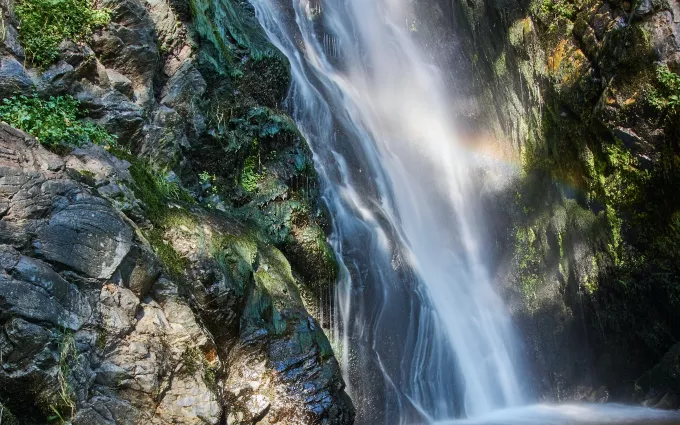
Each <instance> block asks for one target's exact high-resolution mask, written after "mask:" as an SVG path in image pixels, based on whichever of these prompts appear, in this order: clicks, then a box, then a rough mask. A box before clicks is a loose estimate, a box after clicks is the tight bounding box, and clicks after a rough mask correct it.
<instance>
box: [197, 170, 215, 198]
mask: <svg viewBox="0 0 680 425" xmlns="http://www.w3.org/2000/svg"><path fill="white" fill-rule="evenodd" d="M198 180H199V181H200V182H201V186H202V187H203V190H205V191H208V192H209V193H210V194H211V195H217V192H218V189H217V176H215V175H214V174H210V173H209V172H207V171H203V172H202V173H201V174H199V175H198Z"/></svg>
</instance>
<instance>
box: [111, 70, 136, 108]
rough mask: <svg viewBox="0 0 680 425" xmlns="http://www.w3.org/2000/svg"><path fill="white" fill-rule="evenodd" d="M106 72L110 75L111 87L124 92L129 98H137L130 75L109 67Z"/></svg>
mask: <svg viewBox="0 0 680 425" xmlns="http://www.w3.org/2000/svg"><path fill="white" fill-rule="evenodd" d="M106 73H107V75H108V77H109V81H110V82H111V87H113V88H114V89H116V90H118V91H119V92H121V93H123V94H124V95H125V96H127V97H128V98H129V99H131V100H133V101H134V100H135V99H134V96H135V92H134V89H133V88H132V81H130V79H129V78H128V77H126V76H125V75H123V74H121V73H120V72H118V71H115V70H113V69H107V70H106Z"/></svg>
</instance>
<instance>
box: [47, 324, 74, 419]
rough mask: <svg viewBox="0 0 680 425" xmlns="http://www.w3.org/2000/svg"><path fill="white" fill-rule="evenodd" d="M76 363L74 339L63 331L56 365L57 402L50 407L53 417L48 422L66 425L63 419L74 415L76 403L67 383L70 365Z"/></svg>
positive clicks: (69, 333)
mask: <svg viewBox="0 0 680 425" xmlns="http://www.w3.org/2000/svg"><path fill="white" fill-rule="evenodd" d="M77 361H78V349H77V348H76V341H75V337H74V336H73V334H72V333H71V332H69V331H65V332H64V333H63V335H62V337H61V340H60V341H59V363H58V365H57V382H58V383H59V388H58V389H57V395H58V396H59V400H58V402H57V404H56V405H55V404H51V405H50V410H52V412H53V413H54V415H53V416H51V417H49V418H47V420H48V421H49V422H58V423H60V424H66V423H68V422H67V421H66V419H65V418H68V417H71V416H73V415H74V414H75V411H76V403H75V402H74V401H73V389H72V388H71V385H70V383H69V375H70V374H71V365H72V364H73V363H75V362H77Z"/></svg>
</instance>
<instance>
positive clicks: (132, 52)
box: [92, 0, 160, 105]
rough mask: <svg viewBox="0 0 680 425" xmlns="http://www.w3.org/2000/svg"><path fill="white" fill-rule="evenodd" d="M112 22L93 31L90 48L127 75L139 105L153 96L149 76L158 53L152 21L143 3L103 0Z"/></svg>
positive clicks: (104, 62)
mask: <svg viewBox="0 0 680 425" xmlns="http://www.w3.org/2000/svg"><path fill="white" fill-rule="evenodd" d="M103 6H104V7H109V8H111V9H112V11H113V14H112V21H113V22H112V24H111V25H110V26H109V28H108V29H107V30H105V31H103V32H102V33H101V34H95V36H94V39H93V41H92V48H93V50H94V51H95V52H96V53H97V57H99V58H100V60H101V61H102V63H103V64H104V65H105V66H106V67H108V68H112V69H114V70H115V71H117V72H119V73H120V74H122V75H124V76H126V77H127V78H129V79H130V80H131V81H132V83H133V87H134V92H135V99H136V102H137V104H139V105H148V104H149V102H151V101H152V100H153V78H154V74H155V73H156V71H157V69H158V66H159V63H160V54H159V52H158V47H157V45H156V40H155V39H154V25H153V22H152V21H151V19H150V18H149V13H148V11H147V9H146V8H145V7H144V3H143V2H142V1H139V0H123V1H116V0H107V1H104V2H103Z"/></svg>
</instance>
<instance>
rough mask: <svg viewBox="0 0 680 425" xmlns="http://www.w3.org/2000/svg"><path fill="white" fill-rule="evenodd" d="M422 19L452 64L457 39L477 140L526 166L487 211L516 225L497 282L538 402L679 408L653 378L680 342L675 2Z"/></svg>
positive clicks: (505, 231) (441, 6)
mask: <svg viewBox="0 0 680 425" xmlns="http://www.w3.org/2000/svg"><path fill="white" fill-rule="evenodd" d="M422 13H423V14H426V15H427V17H428V19H430V20H432V21H433V22H436V23H437V25H436V27H434V28H435V29H436V31H433V32H431V33H428V34H424V35H423V37H424V38H425V39H426V40H427V41H428V42H432V43H438V44H437V45H438V46H442V49H441V50H440V51H441V52H442V54H443V55H447V54H448V52H449V51H450V50H449V51H447V50H446V49H445V48H444V46H447V45H451V44H450V39H451V38H453V39H455V40H456V42H457V43H458V46H457V48H456V54H457V56H456V58H459V59H458V60H457V61H450V62H449V63H450V66H455V67H456V75H458V76H459V77H460V78H462V79H463V80H465V81H466V82H468V83H469V84H468V85H467V86H465V87H459V88H458V91H459V93H458V94H459V95H460V97H461V98H464V99H470V102H469V103H468V104H467V105H466V107H465V108H464V113H466V114H467V121H468V122H469V121H470V117H471V118H472V120H473V123H474V122H475V121H476V122H477V128H473V129H472V130H471V132H473V133H474V132H479V133H481V135H480V134H476V136H477V137H478V138H479V139H482V140H485V141H488V140H491V141H495V142H496V145H495V146H494V149H493V151H492V152H494V153H497V154H500V155H502V158H503V159H506V160H511V161H513V162H514V163H516V164H518V167H517V168H518V171H519V172H518V173H517V178H516V181H515V182H514V183H513V184H510V185H508V186H506V187H503V188H502V189H501V191H500V192H494V193H492V194H491V195H490V196H489V198H490V199H489V208H490V209H492V210H494V211H502V212H503V214H496V216H505V218H506V219H505V220H501V221H500V222H498V223H495V224H496V228H495V231H494V234H493V236H494V238H495V239H496V240H497V241H498V254H499V258H500V261H499V276H500V278H499V281H505V282H507V284H506V286H505V287H504V288H503V292H504V295H505V297H506V299H507V300H508V302H509V304H510V306H511V308H512V310H513V313H514V315H515V318H516V320H517V322H518V323H519V325H520V327H521V333H522V335H523V336H524V337H525V351H526V353H527V356H526V357H527V359H528V361H527V366H528V369H529V370H531V371H532V377H533V380H534V384H535V385H534V386H535V387H536V388H537V391H538V393H539V394H538V395H539V396H540V397H543V398H546V399H550V400H574V399H579V400H589V401H603V400H607V399H609V400H620V401H621V400H622V401H643V400H645V399H646V397H647V396H646V395H645V393H646V392H649V399H648V400H647V402H646V403H647V404H649V405H655V403H656V402H660V400H661V399H663V400H664V401H663V403H661V404H660V405H659V407H662V406H663V407H678V404H677V393H675V395H673V393H674V391H677V390H676V389H675V388H677V378H672V377H671V378H669V379H665V378H664V379H661V380H658V379H657V378H658V377H659V376H661V375H662V374H660V373H657V372H651V371H650V372H649V373H645V371H646V370H648V369H650V368H653V369H651V370H652V371H658V370H660V369H659V368H665V369H664V370H667V367H666V366H656V367H655V366H654V365H655V364H656V363H657V362H659V361H662V359H665V357H664V355H666V354H665V353H667V352H668V350H670V349H671V347H672V346H674V345H675V344H676V343H677V342H678V341H680V325H679V324H680V316H678V312H680V304H678V300H680V298H679V297H678V294H680V292H679V291H680V269H678V264H680V263H679V262H678V253H679V252H680V251H679V250H678V247H679V246H680V244H679V242H680V234H679V233H678V223H679V222H678V211H680V203H678V198H677V196H675V193H676V192H677V190H676V189H674V188H676V187H677V185H678V183H679V182H680V178H679V175H678V170H679V168H678V158H680V156H679V155H680V148H679V147H678V143H677V141H678V140H679V139H678V134H680V133H679V130H680V119H679V115H678V110H677V107H676V106H675V105H676V104H675V100H674V99H677V96H678V95H679V94H680V92H678V91H679V90H680V76H679V75H680V74H678V73H680V26H679V24H678V22H680V9H678V4H677V2H674V1H664V0H659V1H635V2H634V1H630V2H628V1H614V0H611V1H604V0H586V1H578V0H576V1H574V0H555V1H547V0H545V1H543V0H532V1H494V0H486V1H482V0H480V1H467V2H462V1H461V2H445V1H442V2H437V5H436V6H435V7H428V8H427V10H423V12H422ZM452 34H453V35H454V36H453V37H452ZM460 58H463V60H460ZM466 75H467V78H464V77H461V76H466ZM668 356H672V355H671V354H670V353H669V354H668ZM663 362H665V363H663V364H668V361H667V360H663ZM643 374H644V377H641V375H643ZM673 380H675V381H674V382H675V383H674V384H671V381H673ZM636 381H637V382H638V385H637V391H636V390H635V384H634V382H636ZM653 381H655V382H653ZM650 389H652V391H651V392H650ZM666 394H668V396H666Z"/></svg>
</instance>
